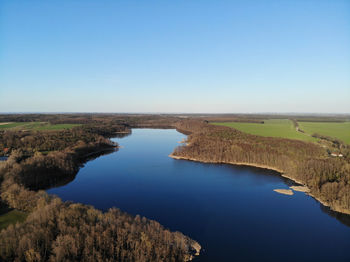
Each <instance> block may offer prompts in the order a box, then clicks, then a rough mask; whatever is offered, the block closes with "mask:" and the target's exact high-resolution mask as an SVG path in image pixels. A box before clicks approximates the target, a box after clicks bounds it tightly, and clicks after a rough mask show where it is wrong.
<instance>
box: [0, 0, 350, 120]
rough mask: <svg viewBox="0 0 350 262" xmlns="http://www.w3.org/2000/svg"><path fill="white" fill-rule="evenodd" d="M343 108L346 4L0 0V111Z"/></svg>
mask: <svg viewBox="0 0 350 262" xmlns="http://www.w3.org/2000/svg"><path fill="white" fill-rule="evenodd" d="M83 111H88V112H196V113H198V112H211V113H221V112H224V113H242V112H320V113H335V112H342V113H350V1H349V0H344V1H338V0H329V1H325V0H314V1H312V0H291V1H287V0H285V1H283V0H278V1H269V0H266V1H264V0H256V1H250V0H242V1H233V0H230V1H220V0H212V1H204V0H197V1H194V0H184V1H170V0H169V1H166V0H160V1H132V0H125V1H118V0H114V1H104V0H94V1H91V0H81V1H78V0H57V1H53V0H52V1H49V0H45V1H44V0H42V1H35V0H30V1H28V0H23V1H17V0H2V1H0V112H83Z"/></svg>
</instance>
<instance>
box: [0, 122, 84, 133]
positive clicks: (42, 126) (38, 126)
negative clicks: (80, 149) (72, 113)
mask: <svg viewBox="0 0 350 262" xmlns="http://www.w3.org/2000/svg"><path fill="white" fill-rule="evenodd" d="M75 126H80V124H57V125H52V124H50V123H47V122H11V123H0V130H1V129H13V130H40V131H45V130H63V129H69V128H73V127H75Z"/></svg>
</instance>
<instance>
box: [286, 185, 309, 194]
mask: <svg viewBox="0 0 350 262" xmlns="http://www.w3.org/2000/svg"><path fill="white" fill-rule="evenodd" d="M290 188H291V189H293V190H294V191H299V192H305V193H308V192H310V189H309V188H308V187H307V186H291V187H290Z"/></svg>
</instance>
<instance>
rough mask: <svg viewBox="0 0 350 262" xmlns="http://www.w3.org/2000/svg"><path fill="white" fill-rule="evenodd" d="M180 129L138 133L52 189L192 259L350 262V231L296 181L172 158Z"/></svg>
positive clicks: (152, 130)
mask: <svg viewBox="0 0 350 262" xmlns="http://www.w3.org/2000/svg"><path fill="white" fill-rule="evenodd" d="M183 138H185V136H184V135H183V134H180V133H178V132H177V131H175V130H159V129H133V131H132V135H130V136H128V137H125V138H118V139H114V140H115V141H117V142H118V143H119V144H120V145H121V146H122V148H121V149H119V151H117V152H115V153H112V154H109V155H105V156H101V157H99V158H97V159H95V160H92V161H90V162H88V163H87V164H86V165H85V166H84V167H83V168H82V169H81V170H80V171H79V173H78V174H77V176H76V178H75V180H74V181H72V182H71V183H69V184H68V185H65V186H62V187H59V188H54V189H50V190H48V192H49V193H53V194H57V195H58V196H60V197H61V198H62V199H64V200H72V201H75V202H81V203H85V204H90V205H93V206H95V207H96V208H99V209H102V210H106V209H108V208H110V207H112V206H116V207H118V208H120V209H121V210H123V211H126V212H128V213H131V214H134V215H136V214H140V215H142V216H146V217H147V218H150V219H155V220H157V221H159V222H160V223H161V224H162V225H164V226H165V227H167V228H170V229H171V230H173V231H175V230H178V231H181V232H183V233H184V234H186V235H188V236H190V237H191V238H193V239H195V240H197V241H198V242H199V243H200V244H201V245H202V248H203V250H202V254H201V255H200V256H199V257H198V258H197V259H196V260H195V261H284V262H285V261H347V262H348V261H350V227H349V226H346V225H345V224H343V223H341V222H340V221H339V220H337V219H336V218H334V217H332V216H330V215H329V214H328V213H327V212H325V210H323V209H321V208H320V204H319V203H318V202H317V201H315V200H314V199H313V198H311V197H309V196H307V195H305V194H304V193H302V192H295V194H294V195H293V196H286V195H282V194H278V193H276V192H274V191H273V189H276V188H288V184H290V183H291V182H290V181H288V180H286V179H283V178H281V177H280V176H279V175H278V174H277V173H275V172H273V171H268V170H262V169H257V168H249V167H234V166H230V165H218V164H203V163H196V162H191V161H185V160H174V159H171V158H169V157H168V155H169V154H170V153H171V152H172V151H173V149H174V148H175V147H176V146H178V145H179V144H178V141H180V140H182V139H183Z"/></svg>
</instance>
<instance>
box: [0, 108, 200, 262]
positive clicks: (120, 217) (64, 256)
mask: <svg viewBox="0 0 350 262" xmlns="http://www.w3.org/2000/svg"><path fill="white" fill-rule="evenodd" d="M2 117H3V119H4V120H6V121H53V122H55V123H80V124H82V125H81V126H77V127H74V128H72V129H69V130H60V131H56V130H54V131H53V130H52V131H34V130H11V129H9V130H1V131H0V150H1V155H8V156H9V157H8V159H7V161H2V162H0V183H1V190H0V193H1V194H0V196H1V205H6V206H7V207H8V209H15V210H19V211H24V212H25V213H26V214H27V218H26V220H25V221H24V222H23V223H17V224H15V225H10V226H8V227H7V228H6V229H3V230H2V231H1V232H0V261H174V262H175V261H189V260H191V259H192V258H193V256H194V255H196V254H199V250H200V245H199V244H198V243H197V242H196V241H194V240H192V239H190V238H189V237H187V236H184V235H183V234H182V233H180V232H170V231H169V230H167V229H165V228H164V227H162V226H161V225H160V224H159V223H157V222H156V221H152V220H149V219H146V218H144V217H140V216H135V217H134V216H130V215H128V214H126V213H123V212H121V211H120V210H118V209H116V208H112V209H110V210H109V211H108V212H105V213H103V212H101V211H99V210H97V209H95V208H93V207H91V206H86V205H83V204H79V203H70V202H62V201H61V200H60V199H59V198H58V197H54V196H50V195H48V194H47V193H46V192H44V191H43V189H47V188H49V187H51V186H54V185H55V186H57V185H59V184H64V183H67V182H69V181H71V180H72V179H74V176H75V175H76V173H77V171H78V170H79V168H80V167H81V166H82V165H83V164H84V163H85V162H86V161H88V160H89V159H90V158H93V157H96V156H98V155H100V154H104V153H108V152H110V151H111V150H117V148H118V145H117V144H116V143H114V142H112V141H111V140H109V138H110V137H113V136H117V135H126V134H129V133H130V132H131V130H130V126H133V125H136V123H138V124H139V125H142V124H145V125H157V126H159V127H166V126H167V125H169V123H172V121H173V120H172V119H171V120H170V121H169V120H166V121H164V119H163V118H159V119H158V118H157V117H156V118H154V117H145V118H144V119H142V121H139V120H137V119H136V120H134V121H130V123H128V121H127V119H120V117H116V116H113V117H109V116H106V117H101V116H95V117H92V116H85V115H78V116H76V117H74V116H71V115H68V116H65V115H60V116H56V115H30V116H28V118H27V117H26V116H22V115H21V116H17V115H11V116H2ZM0 118H1V117H0ZM75 120H76V121H75Z"/></svg>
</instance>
